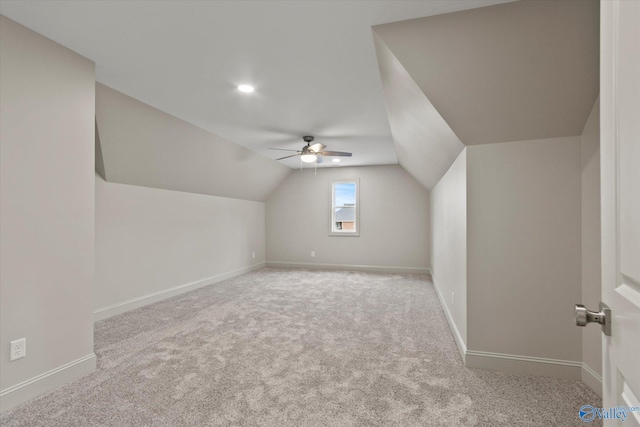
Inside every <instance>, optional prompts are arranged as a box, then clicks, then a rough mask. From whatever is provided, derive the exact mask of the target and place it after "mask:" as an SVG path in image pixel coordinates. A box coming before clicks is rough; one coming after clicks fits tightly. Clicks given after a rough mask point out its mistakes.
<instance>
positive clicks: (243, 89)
mask: <svg viewBox="0 0 640 427" xmlns="http://www.w3.org/2000/svg"><path fill="white" fill-rule="evenodd" d="M238 90H239V91H240V92H244V93H251V92H253V86H251V85H238Z"/></svg>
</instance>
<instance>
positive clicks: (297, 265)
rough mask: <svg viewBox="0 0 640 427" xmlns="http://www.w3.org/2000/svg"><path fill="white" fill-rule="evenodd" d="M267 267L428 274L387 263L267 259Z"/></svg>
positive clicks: (422, 269)
mask: <svg viewBox="0 0 640 427" xmlns="http://www.w3.org/2000/svg"><path fill="white" fill-rule="evenodd" d="M267 267H277V268H307V269H309V270H347V271H366V272H371V273H413V274H428V273H429V269H428V268H426V267H424V268H423V267H396V266H389V265H351V264H320V263H306V262H280V261H267Z"/></svg>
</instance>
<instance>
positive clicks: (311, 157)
mask: <svg viewBox="0 0 640 427" xmlns="http://www.w3.org/2000/svg"><path fill="white" fill-rule="evenodd" d="M302 139H303V140H304V142H306V143H307V145H305V146H303V147H302V150H288V149H286V148H269V150H279V151H295V152H296V154H292V155H290V156H284V157H280V158H279V159H276V160H283V159H288V158H289V157H296V156H300V160H302V161H303V162H305V163H313V162H315V161H316V160H318V157H322V156H340V157H351V153H346V152H344V151H323V150H324V149H325V148H326V145H323V144H320V143H315V144H313V145H310V144H311V143H312V142H313V140H314V137H313V136H303V137H302Z"/></svg>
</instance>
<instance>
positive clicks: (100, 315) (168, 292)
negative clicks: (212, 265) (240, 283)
mask: <svg viewBox="0 0 640 427" xmlns="http://www.w3.org/2000/svg"><path fill="white" fill-rule="evenodd" d="M264 266H265V263H264V262H261V263H259V264H254V265H250V266H248V267H243V268H239V269H237V270H233V271H229V272H226V273H222V274H218V275H216V276H211V277H207V278H205V279H201V280H196V281H195V282H190V283H185V284H184V285H180V286H175V287H173V288H169V289H165V290H162V291H159V292H154V293H152V294H148V295H143V296H141V297H138V298H133V299H130V300H127V301H122V302H119V303H116V304H112V305H109V306H106V307H102V308H98V309H96V310H94V311H93V320H94V321H95V322H97V321H99V320H103V319H107V318H109V317H111V316H115V315H117V314H122V313H125V312H127V311H129V310H133V309H135V308H139V307H143V306H145V305H148V304H152V303H154V302H158V301H162V300H164V299H167V298H171V297H173V296H176V295H180V294H183V293H185V292H189V291H193V290H195V289H198V288H202V287H204V286H209V285H212V284H214V283H217V282H221V281H223V280H227V279H231V278H232V277H236V276H240V275H241V274H245V273H249V272H251V271H255V270H259V269H261V268H263V267H264Z"/></svg>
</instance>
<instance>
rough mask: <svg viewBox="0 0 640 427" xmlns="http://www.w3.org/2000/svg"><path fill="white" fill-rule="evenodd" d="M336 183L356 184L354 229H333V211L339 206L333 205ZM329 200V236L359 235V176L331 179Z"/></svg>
mask: <svg viewBox="0 0 640 427" xmlns="http://www.w3.org/2000/svg"><path fill="white" fill-rule="evenodd" d="M336 184H355V185H356V206H355V208H356V219H355V228H356V229H355V230H354V231H338V230H336V229H335V212H336V208H339V207H340V206H336V205H335V188H336ZM329 194H330V195H331V201H330V203H329V205H330V206H331V210H330V211H329V236H342V237H359V236H360V178H352V179H340V180H333V181H331V183H330V191H329Z"/></svg>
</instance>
